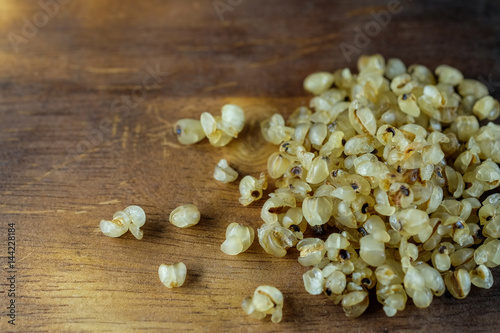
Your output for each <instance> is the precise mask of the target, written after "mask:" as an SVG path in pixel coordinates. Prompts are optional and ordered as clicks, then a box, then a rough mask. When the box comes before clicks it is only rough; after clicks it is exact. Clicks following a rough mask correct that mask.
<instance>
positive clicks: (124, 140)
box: [121, 126, 128, 149]
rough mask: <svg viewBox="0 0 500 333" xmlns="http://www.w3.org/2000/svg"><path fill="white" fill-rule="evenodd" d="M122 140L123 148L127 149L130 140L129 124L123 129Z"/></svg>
mask: <svg viewBox="0 0 500 333" xmlns="http://www.w3.org/2000/svg"><path fill="white" fill-rule="evenodd" d="M121 141H122V149H126V148H127V141H128V126H125V128H124V129H123V135H122V139H121Z"/></svg>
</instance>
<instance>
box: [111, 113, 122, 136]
mask: <svg viewBox="0 0 500 333" xmlns="http://www.w3.org/2000/svg"><path fill="white" fill-rule="evenodd" d="M119 122H120V117H119V116H118V115H117V114H115V117H114V118H113V128H112V129H111V136H112V137H113V138H114V137H115V136H116V131H117V127H118V123H119Z"/></svg>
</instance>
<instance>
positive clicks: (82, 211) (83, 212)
mask: <svg viewBox="0 0 500 333" xmlns="http://www.w3.org/2000/svg"><path fill="white" fill-rule="evenodd" d="M86 213H88V211H86V210H80V211H78V212H75V215H80V214H86Z"/></svg>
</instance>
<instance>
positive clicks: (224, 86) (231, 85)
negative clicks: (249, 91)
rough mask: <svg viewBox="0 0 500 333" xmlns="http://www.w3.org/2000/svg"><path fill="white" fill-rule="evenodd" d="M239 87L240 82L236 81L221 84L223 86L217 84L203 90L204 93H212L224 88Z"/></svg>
mask: <svg viewBox="0 0 500 333" xmlns="http://www.w3.org/2000/svg"><path fill="white" fill-rule="evenodd" d="M237 85H238V82H236V81H231V82H225V83H221V84H216V85H215V86H210V87H206V88H205V89H203V92H210V91H214V90H218V89H222V88H228V87H235V86H237Z"/></svg>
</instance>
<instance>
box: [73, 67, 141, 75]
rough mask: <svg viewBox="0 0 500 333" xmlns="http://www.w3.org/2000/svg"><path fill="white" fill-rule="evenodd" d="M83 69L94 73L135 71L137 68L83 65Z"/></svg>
mask: <svg viewBox="0 0 500 333" xmlns="http://www.w3.org/2000/svg"><path fill="white" fill-rule="evenodd" d="M82 69H83V70H84V71H86V72H89V73H95V74H121V73H135V72H137V71H138V69H137V68H128V67H101V68H99V67H83V68H82Z"/></svg>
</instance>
